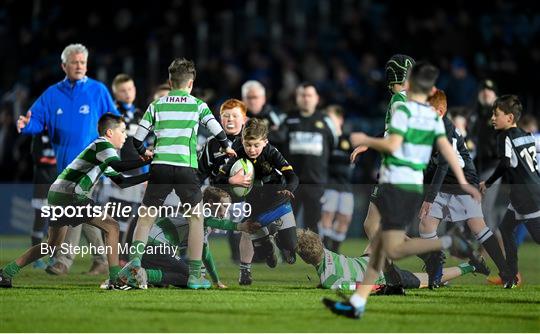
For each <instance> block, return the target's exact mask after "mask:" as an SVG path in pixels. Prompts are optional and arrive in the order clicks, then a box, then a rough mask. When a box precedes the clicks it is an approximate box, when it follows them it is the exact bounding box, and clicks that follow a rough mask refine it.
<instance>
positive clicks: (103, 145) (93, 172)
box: [48, 137, 120, 205]
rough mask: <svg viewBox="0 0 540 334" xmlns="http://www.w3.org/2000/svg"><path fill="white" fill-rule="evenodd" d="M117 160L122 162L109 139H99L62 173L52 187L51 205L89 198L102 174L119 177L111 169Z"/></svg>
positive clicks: (50, 193)
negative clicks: (77, 198)
mask: <svg viewBox="0 0 540 334" xmlns="http://www.w3.org/2000/svg"><path fill="white" fill-rule="evenodd" d="M117 160H120V157H119V156H118V151H117V150H116V148H115V147H114V146H113V145H112V144H111V143H110V142H109V141H108V140H107V139H105V138H103V137H99V138H97V139H96V140H94V141H93V142H92V143H91V144H90V145H88V146H87V147H86V148H85V149H84V150H83V151H82V152H81V153H80V154H79V155H78V156H77V158H75V160H73V161H72V162H71V163H70V164H69V165H68V166H67V167H66V169H64V171H62V173H61V174H60V175H59V176H58V178H57V179H56V180H55V181H54V183H53V184H52V185H51V188H50V189H49V195H48V198H49V204H51V205H64V204H69V203H72V198H73V196H83V197H89V196H90V191H91V190H92V187H93V186H94V184H95V183H96V181H97V180H98V179H99V177H100V176H101V175H102V174H105V175H107V176H115V175H119V173H117V172H116V171H115V170H114V169H112V168H111V167H109V164H110V163H111V162H112V161H117ZM70 199H71V200H70Z"/></svg>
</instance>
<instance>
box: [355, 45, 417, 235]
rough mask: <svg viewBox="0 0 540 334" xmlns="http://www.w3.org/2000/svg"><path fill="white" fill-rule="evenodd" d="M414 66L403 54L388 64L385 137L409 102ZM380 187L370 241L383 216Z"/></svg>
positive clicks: (374, 196) (368, 228) (369, 222)
mask: <svg viewBox="0 0 540 334" xmlns="http://www.w3.org/2000/svg"><path fill="white" fill-rule="evenodd" d="M413 65H414V59H413V58H411V57H409V56H407V55H403V54H395V55H393V56H392V57H390V59H389V60H388V61H387V62H386V65H385V72H386V85H387V86H388V89H389V90H390V93H391V94H392V97H391V98H390V102H389V103H388V107H387V108H386V117H385V119H384V136H385V137H386V136H387V134H388V128H389V127H390V120H391V119H392V114H393V112H394V108H395V106H397V105H399V104H400V103H404V102H407V89H408V88H409V81H408V76H409V71H410V70H411V68H412V66H413ZM365 150H366V147H365V146H358V147H356V148H355V149H354V151H353V153H352V155H351V161H352V162H354V161H355V160H356V157H357V156H358V154H361V153H362V152H364V151H365ZM378 189H379V185H375V186H374V187H373V191H372V193H371V196H370V198H369V207H368V213H367V216H366V219H365V220H364V230H365V232H366V235H367V236H368V238H369V239H371V238H373V237H374V236H375V233H376V232H377V230H378V229H379V226H380V222H381V214H380V211H379V202H378Z"/></svg>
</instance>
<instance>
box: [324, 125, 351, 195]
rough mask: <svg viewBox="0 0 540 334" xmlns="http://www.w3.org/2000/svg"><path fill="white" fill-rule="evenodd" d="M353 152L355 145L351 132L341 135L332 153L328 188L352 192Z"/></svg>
mask: <svg viewBox="0 0 540 334" xmlns="http://www.w3.org/2000/svg"><path fill="white" fill-rule="evenodd" d="M352 152H353V147H352V144H351V136H350V134H342V135H341V136H339V138H338V144H337V146H336V147H335V148H334V149H333V150H332V154H331V155H330V168H329V170H328V185H327V188H329V189H335V190H338V191H348V192H352V186H351V177H352V171H353V166H352V165H351V158H350V157H351V153H352Z"/></svg>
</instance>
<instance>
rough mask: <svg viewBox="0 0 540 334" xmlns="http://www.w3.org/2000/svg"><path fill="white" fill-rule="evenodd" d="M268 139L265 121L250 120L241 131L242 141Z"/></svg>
mask: <svg viewBox="0 0 540 334" xmlns="http://www.w3.org/2000/svg"><path fill="white" fill-rule="evenodd" d="M266 138H268V126H267V125H266V123H265V121H263V120H261V119H258V118H250V119H249V120H248V121H247V122H246V126H245V127H244V130H242V140H253V139H266Z"/></svg>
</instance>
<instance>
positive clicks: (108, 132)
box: [105, 128, 113, 137]
mask: <svg viewBox="0 0 540 334" xmlns="http://www.w3.org/2000/svg"><path fill="white" fill-rule="evenodd" d="M112 134H113V130H112V129H111V128H109V129H107V130H106V131H105V136H107V137H112Z"/></svg>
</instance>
